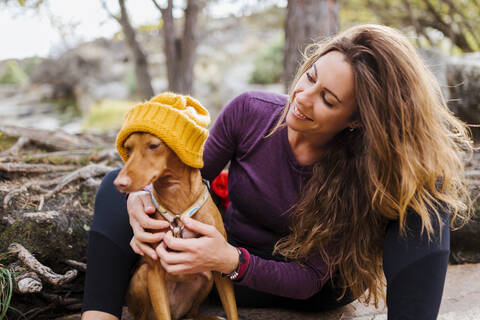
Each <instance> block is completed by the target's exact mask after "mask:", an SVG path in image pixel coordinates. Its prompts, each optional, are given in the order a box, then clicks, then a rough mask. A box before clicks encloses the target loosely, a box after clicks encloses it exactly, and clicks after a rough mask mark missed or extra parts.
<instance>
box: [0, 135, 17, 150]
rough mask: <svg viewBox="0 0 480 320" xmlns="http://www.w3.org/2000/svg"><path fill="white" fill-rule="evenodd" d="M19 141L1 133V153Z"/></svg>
mask: <svg viewBox="0 0 480 320" xmlns="http://www.w3.org/2000/svg"><path fill="white" fill-rule="evenodd" d="M17 139H18V138H15V137H11V136H7V135H6V134H4V133H3V132H0V152H2V151H5V150H8V149H10V148H11V147H12V146H13V145H14V144H15V142H17Z"/></svg>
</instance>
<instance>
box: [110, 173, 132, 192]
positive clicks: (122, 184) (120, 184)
mask: <svg viewBox="0 0 480 320" xmlns="http://www.w3.org/2000/svg"><path fill="white" fill-rule="evenodd" d="M113 184H114V185H115V187H117V189H118V190H120V191H123V189H126V188H128V187H129V186H130V185H131V184H132V179H130V178H129V177H127V176H122V177H117V178H116V179H115V181H113Z"/></svg>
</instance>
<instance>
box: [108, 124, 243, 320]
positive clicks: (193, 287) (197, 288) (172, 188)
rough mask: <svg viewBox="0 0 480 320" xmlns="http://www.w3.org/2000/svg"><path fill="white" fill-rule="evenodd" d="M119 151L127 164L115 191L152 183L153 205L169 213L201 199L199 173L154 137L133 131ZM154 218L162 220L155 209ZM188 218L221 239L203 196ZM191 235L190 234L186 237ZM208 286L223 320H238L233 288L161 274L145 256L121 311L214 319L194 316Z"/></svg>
mask: <svg viewBox="0 0 480 320" xmlns="http://www.w3.org/2000/svg"><path fill="white" fill-rule="evenodd" d="M123 146H124V147H125V149H126V150H127V151H128V154H129V156H128V160H127V162H126V163H125V165H124V167H123V168H122V170H121V171H120V173H119V174H118V176H117V178H116V179H115V181H114V184H115V186H116V187H117V189H118V190H119V191H120V192H135V191H139V190H142V188H144V187H145V186H146V185H148V184H150V183H152V184H153V196H154V198H155V199H156V200H157V202H159V203H160V204H161V205H162V206H163V207H164V208H166V209H168V210H169V211H170V212H175V213H180V212H183V211H184V210H186V209H188V208H189V207H190V206H191V205H192V204H193V203H196V202H197V199H198V198H199V197H201V196H202V194H203V192H204V190H205V185H204V183H203V182H202V178H201V175H200V170H199V169H196V168H192V167H189V166H187V165H186V164H184V163H183V162H182V161H181V160H180V159H179V158H178V157H177V155H176V154H175V153H174V152H173V151H172V150H171V149H170V148H169V147H168V146H167V145H166V144H165V143H163V142H162V140H160V139H159V138H157V137H156V136H154V135H152V134H149V133H143V132H135V133H133V134H131V135H130V136H129V137H128V138H127V139H126V140H125V142H124V144H123ZM155 218H157V219H163V217H162V215H161V214H160V213H159V211H158V210H157V212H156V213H155ZM193 218H194V219H197V220H199V221H200V222H203V223H206V224H210V225H214V226H215V227H216V228H217V229H218V230H219V231H220V232H221V233H222V234H223V235H224V236H226V234H225V228H224V226H223V221H222V217H221V215H220V212H219V211H218V209H217V207H216V205H215V204H214V202H213V200H212V199H211V198H210V196H209V195H208V194H207V198H206V201H205V203H203V204H202V205H201V208H200V209H199V210H198V211H197V212H196V213H195V215H194V216H193ZM185 231H187V230H185ZM185 233H187V232H185ZM192 236H195V235H193V234H190V235H189V237H192ZM187 237H188V235H187ZM157 245H158V244H157ZM213 281H215V285H216V287H217V290H218V293H219V296H220V299H221V301H222V305H223V308H224V310H225V313H226V315H227V318H228V320H238V314H237V306H236V302H235V296H234V292H233V285H232V283H231V281H230V280H229V279H227V278H224V277H222V276H221V274H220V273H219V272H216V271H213V272H202V273H199V274H194V275H188V276H177V275H171V274H167V273H166V272H165V270H164V269H163V267H162V266H161V264H160V262H159V261H155V260H153V259H151V258H150V257H147V256H145V257H143V258H142V260H141V263H140V266H139V267H138V269H137V270H136V272H135V274H134V275H133V277H132V279H131V281H130V287H129V289H128V293H127V306H128V308H129V310H130V312H131V313H132V314H133V315H134V316H135V319H141V320H147V319H148V320H149V319H157V320H170V319H180V318H182V317H186V318H191V319H219V318H217V317H209V316H204V315H199V314H198V309H199V306H200V304H201V302H202V301H203V300H204V299H205V298H206V297H207V295H208V294H209V292H210V290H211V288H212V285H213Z"/></svg>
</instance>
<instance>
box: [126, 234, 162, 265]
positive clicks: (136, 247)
mask: <svg viewBox="0 0 480 320" xmlns="http://www.w3.org/2000/svg"><path fill="white" fill-rule="evenodd" d="M130 246H131V247H132V249H133V251H134V252H135V253H138V254H140V255H142V256H144V255H148V256H150V257H151V258H152V259H153V260H156V259H157V258H158V255H157V253H156V252H155V250H154V249H153V248H152V247H150V246H149V245H147V244H145V243H143V242H140V241H138V240H136V239H135V237H133V238H132V240H131V241H130Z"/></svg>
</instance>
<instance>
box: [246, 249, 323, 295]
mask: <svg viewBox="0 0 480 320" xmlns="http://www.w3.org/2000/svg"><path fill="white" fill-rule="evenodd" d="M326 274H327V270H326V267H324V263H323V260H322V259H321V258H320V257H319V256H312V257H310V258H309V259H307V261H305V262H303V265H300V264H299V263H296V262H279V261H274V260H266V259H262V258H260V257H257V256H254V255H251V257H250V265H249V266H248V269H247V272H246V273H245V275H244V276H243V278H242V279H241V280H239V281H238V283H239V284H241V285H244V286H247V287H249V288H252V289H255V290H259V291H264V292H268V293H271V294H275V295H279V296H284V297H288V298H293V299H308V298H310V297H311V296H313V295H314V294H315V293H317V292H318V291H320V289H321V288H322V286H323V285H324V284H325V282H326V281H327V280H328V279H326V277H325V275H326Z"/></svg>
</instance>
